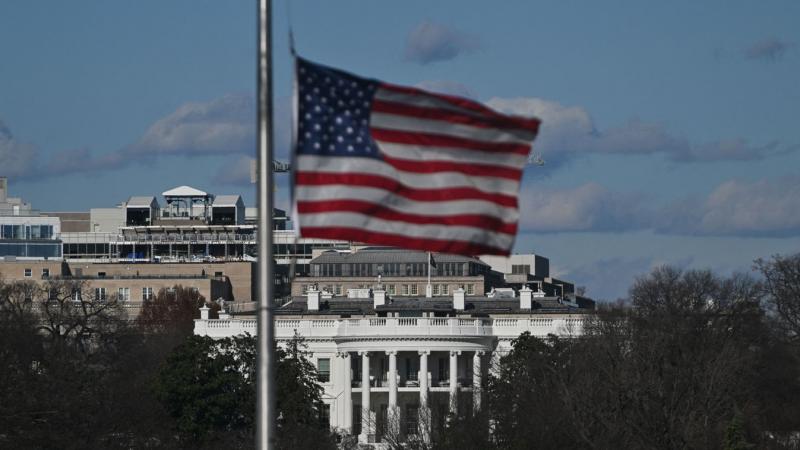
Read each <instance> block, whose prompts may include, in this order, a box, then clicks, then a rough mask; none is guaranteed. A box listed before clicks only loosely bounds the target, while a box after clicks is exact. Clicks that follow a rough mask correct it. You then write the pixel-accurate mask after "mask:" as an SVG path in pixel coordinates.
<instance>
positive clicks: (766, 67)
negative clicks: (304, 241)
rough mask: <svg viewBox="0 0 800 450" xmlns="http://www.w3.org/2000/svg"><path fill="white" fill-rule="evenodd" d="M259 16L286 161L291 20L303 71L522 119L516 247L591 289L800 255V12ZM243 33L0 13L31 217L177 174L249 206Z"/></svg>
mask: <svg viewBox="0 0 800 450" xmlns="http://www.w3.org/2000/svg"><path fill="white" fill-rule="evenodd" d="M287 7H288V8H289V9H290V10H289V9H287ZM274 19H275V31H274V35H275V40H274V48H275V54H276V56H275V67H276V71H275V91H276V92H275V96H276V111H277V114H278V116H277V117H276V130H277V133H276V141H277V143H278V153H279V155H281V156H282V157H283V158H286V157H287V155H288V133H289V131H288V130H289V124H288V111H289V108H288V105H289V103H288V102H289V100H288V98H289V95H290V91H291V60H290V57H289V52H288V45H287V38H286V36H287V29H288V23H289V21H290V20H291V22H292V24H293V27H294V31H295V37H296V42H297V47H298V50H299V52H300V53H301V54H303V55H304V56H306V57H308V58H310V59H313V60H317V61H319V62H323V63H327V64H331V65H336V66H339V67H342V68H345V69H347V70H350V71H353V72H356V73H360V74H363V75H366V76H371V77H377V78H381V79H385V80H387V81H392V82H395V83H403V84H409V85H417V86H422V87H426V88H429V89H434V90H439V91H443V92H448V93H457V94H461V95H466V96H469V97H472V98H475V99H477V100H480V101H484V102H486V103H488V104H489V105H491V106H493V107H495V108H497V109H500V110H503V111H507V112H513V113H518V114H534V115H538V116H540V117H541V118H542V119H543V129H542V132H541V134H540V136H539V138H538V139H537V141H536V142H535V149H536V151H537V152H539V153H541V154H542V156H543V158H544V159H545V160H546V161H547V164H546V165H545V166H544V167H534V166H531V167H529V168H528V169H527V170H526V175H525V182H524V186H523V191H522V195H521V205H522V208H523V210H522V211H523V212H522V220H521V230H522V231H521V233H520V235H519V237H518V240H517V246H516V251H518V252H537V253H541V254H544V255H546V256H549V257H550V258H551V263H552V266H553V267H554V268H555V270H556V271H557V272H558V275H560V276H562V277H567V278H570V279H573V280H574V281H575V282H576V283H577V284H580V285H586V286H587V288H588V292H589V294H590V295H594V296H596V297H599V298H616V297H618V296H622V295H624V294H625V291H626V288H627V286H628V285H629V284H630V282H631V280H632V279H633V277H634V276H636V275H637V274H641V273H644V272H646V271H648V270H649V269H650V268H651V267H653V266H654V265H658V264H665V263H669V264H676V265H680V266H682V267H710V268H713V269H716V270H719V271H721V272H730V271H735V270H748V269H749V268H750V266H751V263H752V260H753V259H754V258H757V257H762V256H763V257H766V256H769V255H771V254H775V253H789V252H796V251H799V250H800V170H799V168H800V127H798V126H797V117H800V82H798V80H800V47H798V46H799V45H800V29H798V27H797V23H798V20H799V19H800V3H798V2H795V1H783V2H782V1H773V2H752V1H717V2H712V1H707V2H690V1H675V2H649V1H648V2H645V1H627V2H625V1H615V2H573V1H565V2H530V1H517V2H514V1H506V2H502V3H498V2H477V1H476V2H467V1H458V2H456V1H439V2H435V3H434V2H427V1H407V2H365V1H346V0H342V1H337V2H326V1H295V2H289V1H277V2H275V15H274ZM255 36H256V29H255V5H254V2H218V1H214V2H212V1H198V0H192V1H176V0H172V1H169V2H157V1H136V2H130V1H121V0H120V1H109V0H103V1H100V0H96V1H80V2H56V1H50V2H29V1H21V0H10V1H4V2H2V5H0V55H2V59H0V61H2V62H1V63H0V174H2V175H7V176H9V177H10V178H11V186H12V191H13V193H14V194H16V195H20V196H23V197H24V198H26V199H27V200H29V201H31V202H32V203H33V204H34V206H35V207H37V208H40V209H44V210H86V209H88V208H91V207H99V206H111V205H114V204H117V203H119V202H122V201H124V200H126V199H127V197H128V196H130V195H143V194H158V193H160V192H162V191H163V190H166V189H168V188H170V187H173V186H176V185H181V184H189V185H193V186H196V187H198V188H202V189H205V190H208V191H211V192H215V193H242V194H243V195H244V197H245V199H246V202H247V203H248V204H249V205H252V204H253V203H254V200H255V195H254V189H253V186H252V185H250V184H249V182H248V172H247V163H248V158H250V157H252V156H253V155H254V154H255V147H254V139H253V136H254V118H253V111H254V93H255V70H256V68H255ZM285 178H286V176H285V175H279V176H278V179H279V181H278V191H277V192H278V201H279V202H280V203H281V204H284V205H285V204H286V202H287V200H286V193H287V191H288V188H287V185H286V180H285Z"/></svg>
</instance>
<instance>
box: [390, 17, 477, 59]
mask: <svg viewBox="0 0 800 450" xmlns="http://www.w3.org/2000/svg"><path fill="white" fill-rule="evenodd" d="M477 48H478V40H477V38H475V37H474V36H472V35H470V34H467V33H463V32H460V31H456V30H453V29H451V28H449V27H446V26H444V25H441V24H436V23H431V22H427V21H426V22H422V23H421V24H419V25H417V26H416V27H415V28H414V29H413V30H411V33H409V35H408V39H407V40H406V48H405V58H406V59H407V60H408V61H413V62H417V63H420V64H430V63H432V62H437V61H447V60H450V59H453V58H455V57H457V56H458V55H460V54H462V53H467V52H471V51H474V50H476V49H477Z"/></svg>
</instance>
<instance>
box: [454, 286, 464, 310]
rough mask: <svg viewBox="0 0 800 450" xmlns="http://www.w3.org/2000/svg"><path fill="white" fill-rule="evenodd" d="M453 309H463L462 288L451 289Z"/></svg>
mask: <svg viewBox="0 0 800 450" xmlns="http://www.w3.org/2000/svg"><path fill="white" fill-rule="evenodd" d="M453 309H455V310H457V311H463V310H464V289H462V288H458V289H456V290H455V291H453Z"/></svg>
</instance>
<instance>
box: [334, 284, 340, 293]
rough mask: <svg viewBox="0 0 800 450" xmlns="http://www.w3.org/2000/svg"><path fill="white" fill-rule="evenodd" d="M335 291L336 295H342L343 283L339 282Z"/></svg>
mask: <svg viewBox="0 0 800 450" xmlns="http://www.w3.org/2000/svg"><path fill="white" fill-rule="evenodd" d="M333 293H334V294H335V295H336V296H339V295H342V285H341V284H337V285H336V286H334V288H333Z"/></svg>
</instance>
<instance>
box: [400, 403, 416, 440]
mask: <svg viewBox="0 0 800 450" xmlns="http://www.w3.org/2000/svg"><path fill="white" fill-rule="evenodd" d="M403 417H404V418H405V420H404V421H403V433H405V435H406V436H409V435H414V434H419V405H406V413H405V414H404V415H403Z"/></svg>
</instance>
